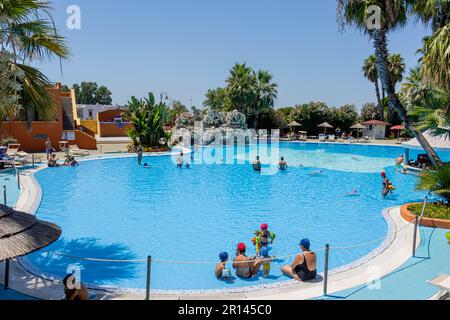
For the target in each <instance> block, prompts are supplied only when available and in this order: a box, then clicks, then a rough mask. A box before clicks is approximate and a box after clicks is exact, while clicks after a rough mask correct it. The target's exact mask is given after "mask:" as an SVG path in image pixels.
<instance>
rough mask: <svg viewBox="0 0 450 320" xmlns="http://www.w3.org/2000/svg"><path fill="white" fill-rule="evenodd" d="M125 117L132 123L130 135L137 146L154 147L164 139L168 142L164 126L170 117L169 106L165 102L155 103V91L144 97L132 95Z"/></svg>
mask: <svg viewBox="0 0 450 320" xmlns="http://www.w3.org/2000/svg"><path fill="white" fill-rule="evenodd" d="M124 117H125V119H127V120H128V121H129V122H130V123H131V125H132V128H131V129H130V130H129V131H128V136H129V137H130V138H131V139H132V140H133V144H134V145H135V146H137V145H139V144H142V145H143V146H144V147H150V148H152V147H159V146H160V145H162V144H163V143H162V140H164V141H165V142H167V139H168V134H167V133H166V131H165V130H164V126H165V125H166V124H167V123H168V121H169V118H170V113H169V108H168V107H167V106H166V105H165V104H164V103H158V104H155V96H154V95H153V93H149V95H148V97H147V98H144V99H137V98H136V97H131V100H130V101H129V102H128V104H127V111H126V112H125V113H124Z"/></svg>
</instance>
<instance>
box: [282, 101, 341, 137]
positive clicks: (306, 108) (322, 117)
mask: <svg viewBox="0 0 450 320" xmlns="http://www.w3.org/2000/svg"><path fill="white" fill-rule="evenodd" d="M331 114H332V112H331V109H330V107H328V105H327V104H326V103H324V102H310V103H305V104H302V105H300V106H296V107H295V109H294V110H292V112H291V115H290V121H297V122H298V123H300V124H302V130H303V131H307V132H308V134H311V135H312V134H318V133H319V132H323V131H322V130H320V129H319V128H317V126H318V125H319V124H321V123H323V122H325V121H330V120H331ZM341 129H342V128H341Z"/></svg>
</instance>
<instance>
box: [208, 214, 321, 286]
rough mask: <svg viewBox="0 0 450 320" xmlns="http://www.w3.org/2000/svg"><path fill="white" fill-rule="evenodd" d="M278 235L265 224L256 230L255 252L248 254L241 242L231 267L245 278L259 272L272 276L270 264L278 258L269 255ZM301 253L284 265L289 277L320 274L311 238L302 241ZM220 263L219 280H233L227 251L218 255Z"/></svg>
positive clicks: (265, 275)
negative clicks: (251, 254)
mask: <svg viewBox="0 0 450 320" xmlns="http://www.w3.org/2000/svg"><path fill="white" fill-rule="evenodd" d="M275 238H276V235H275V234H274V233H273V232H270V231H269V226H268V225H267V224H266V223H264V224H262V225H261V227H260V229H259V230H258V231H256V232H255V236H254V238H253V239H252V243H253V245H254V246H255V253H256V254H255V255H254V256H248V255H247V246H246V245H245V243H239V244H238V245H237V248H236V253H235V255H234V258H233V262H232V268H233V269H234V270H235V273H236V276H237V277H239V278H242V279H251V278H254V277H257V276H258V275H259V274H260V271H261V275H262V276H263V277H265V278H266V277H268V276H269V275H270V269H271V263H272V262H273V261H274V260H275V257H274V256H271V255H270V250H271V248H270V245H271V244H273V242H274V240H275ZM299 246H300V249H301V253H300V254H299V255H297V256H296V257H295V259H294V260H293V262H292V263H291V264H290V265H286V266H283V267H282V268H281V271H282V273H283V274H284V275H286V276H287V277H290V278H293V279H296V280H299V281H309V280H313V279H315V278H316V276H317V257H316V254H315V253H314V252H313V251H311V244H310V241H309V240H308V239H303V240H301V241H300V243H299ZM219 259H220V262H219V263H218V264H217V265H216V268H215V276H216V277H217V279H219V280H222V281H226V282H233V281H234V279H235V277H234V276H233V274H232V271H231V269H229V268H228V267H227V263H228V261H229V259H230V257H229V255H228V253H227V252H221V253H220V254H219Z"/></svg>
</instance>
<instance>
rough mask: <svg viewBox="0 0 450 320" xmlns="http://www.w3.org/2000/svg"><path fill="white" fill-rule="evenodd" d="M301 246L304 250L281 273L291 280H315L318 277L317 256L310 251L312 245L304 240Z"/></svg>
mask: <svg viewBox="0 0 450 320" xmlns="http://www.w3.org/2000/svg"><path fill="white" fill-rule="evenodd" d="M299 246H300V248H301V250H302V253H300V254H299V255H298V256H297V257H296V258H295V259H294V261H293V262H292V264H291V265H289V266H283V267H282V268H281V272H283V274H284V275H286V276H287V277H289V278H293V279H295V280H298V281H309V280H314V279H315V278H316V276H317V256H316V254H315V253H314V252H313V251H311V250H310V247H311V243H310V241H309V240H308V239H303V240H302V241H301V242H300V243H299Z"/></svg>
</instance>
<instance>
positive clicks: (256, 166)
mask: <svg viewBox="0 0 450 320" xmlns="http://www.w3.org/2000/svg"><path fill="white" fill-rule="evenodd" d="M253 170H255V171H257V172H261V161H260V160H259V156H257V157H256V160H255V161H254V162H253Z"/></svg>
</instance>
